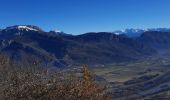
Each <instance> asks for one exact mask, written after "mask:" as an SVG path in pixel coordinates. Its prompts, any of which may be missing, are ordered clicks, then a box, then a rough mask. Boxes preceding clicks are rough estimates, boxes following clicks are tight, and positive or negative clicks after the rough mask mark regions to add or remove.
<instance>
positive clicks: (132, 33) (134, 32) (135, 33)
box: [114, 28, 170, 37]
mask: <svg viewBox="0 0 170 100" xmlns="http://www.w3.org/2000/svg"><path fill="white" fill-rule="evenodd" d="M148 31H157V32H170V28H150V29H133V28H132V29H125V30H118V31H114V33H115V34H117V35H122V34H125V35H127V36H128V37H139V36H141V35H142V34H143V33H144V32H148Z"/></svg>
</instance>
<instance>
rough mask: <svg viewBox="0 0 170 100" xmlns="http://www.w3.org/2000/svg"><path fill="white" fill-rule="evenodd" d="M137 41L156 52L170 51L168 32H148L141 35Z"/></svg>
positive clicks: (169, 33)
mask: <svg viewBox="0 0 170 100" xmlns="http://www.w3.org/2000/svg"><path fill="white" fill-rule="evenodd" d="M137 40H138V41H140V42H142V43H143V44H147V45H148V46H150V47H152V48H154V49H156V50H157V51H159V50H163V49H166V50H168V49H170V32H160V31H148V32H145V33H143V34H142V35H141V37H139V38H138V39H137Z"/></svg>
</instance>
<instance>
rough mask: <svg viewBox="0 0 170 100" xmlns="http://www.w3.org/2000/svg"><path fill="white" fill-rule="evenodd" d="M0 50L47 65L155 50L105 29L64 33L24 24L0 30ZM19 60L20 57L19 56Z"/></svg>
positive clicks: (129, 57) (105, 61)
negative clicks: (96, 31)
mask: <svg viewBox="0 0 170 100" xmlns="http://www.w3.org/2000/svg"><path fill="white" fill-rule="evenodd" d="M0 40H1V41H0V51H1V52H4V53H6V54H7V55H9V56H10V57H11V58H12V59H16V58H17V59H18V60H19V59H21V60H22V59H25V61H27V59H28V58H29V59H30V60H31V59H38V60H40V61H41V62H45V64H46V65H47V66H58V67H63V66H68V65H74V64H91V65H94V64H108V63H114V62H123V61H132V60H137V59H140V58H142V57H145V56H148V55H152V54H154V53H155V51H154V50H153V49H151V48H149V47H148V46H146V45H144V44H142V43H141V42H138V41H136V40H134V39H131V38H128V37H124V36H121V35H120V36H119V35H115V34H113V33H108V32H100V33H86V34H82V35H77V36H73V35H68V34H63V33H56V34H55V32H54V31H53V32H52V31H51V32H44V31H43V30H42V29H40V28H38V27H36V26H32V25H27V26H24V25H22V26H12V27H8V28H6V29H3V30H1V31H0ZM19 61H20V60H19Z"/></svg>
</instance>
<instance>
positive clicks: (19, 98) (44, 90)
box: [0, 56, 108, 100]
mask: <svg viewBox="0 0 170 100" xmlns="http://www.w3.org/2000/svg"><path fill="white" fill-rule="evenodd" d="M0 64H1V65H0V77H1V78H0V100H108V97H107V96H106V94H105V93H104V88H103V87H99V86H98V85H97V84H96V82H95V80H94V78H93V76H92V75H91V73H90V71H89V70H88V68H87V66H85V65H84V66H83V69H82V70H83V71H82V74H81V75H80V76H76V75H67V76H65V73H62V72H60V73H59V72H58V73H53V74H49V73H47V71H46V70H45V69H41V70H38V71H35V70H34V71H33V70H29V69H26V70H25V69H22V67H17V68H16V65H15V64H13V63H11V62H10V60H8V59H6V57H4V56H1V57H0Z"/></svg>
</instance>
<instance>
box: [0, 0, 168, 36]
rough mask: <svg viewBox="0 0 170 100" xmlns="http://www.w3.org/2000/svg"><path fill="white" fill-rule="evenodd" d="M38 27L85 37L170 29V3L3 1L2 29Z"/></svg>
mask: <svg viewBox="0 0 170 100" xmlns="http://www.w3.org/2000/svg"><path fill="white" fill-rule="evenodd" d="M18 24H31V25H37V26H39V27H41V28H43V29H45V30H46V31H49V30H51V29H59V30H62V31H64V32H66V33H71V34H82V33H85V32H91V31H95V32H97V31H114V30H119V29H125V28H157V27H168V28H169V27H170V0H0V28H5V27H6V26H11V25H18Z"/></svg>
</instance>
